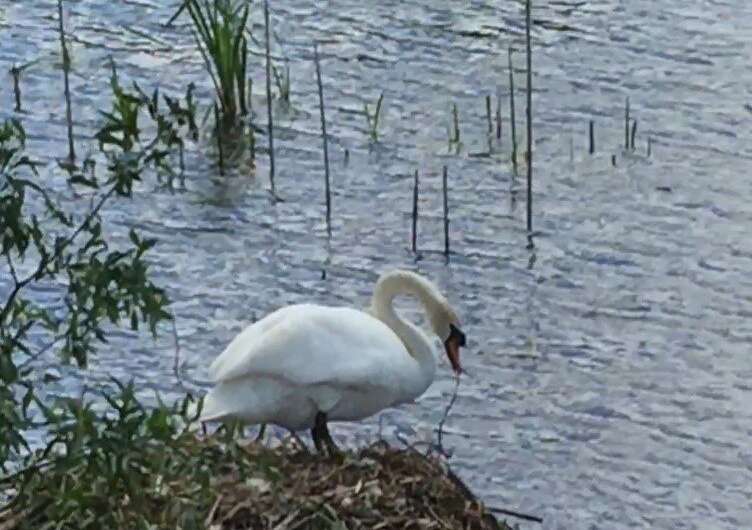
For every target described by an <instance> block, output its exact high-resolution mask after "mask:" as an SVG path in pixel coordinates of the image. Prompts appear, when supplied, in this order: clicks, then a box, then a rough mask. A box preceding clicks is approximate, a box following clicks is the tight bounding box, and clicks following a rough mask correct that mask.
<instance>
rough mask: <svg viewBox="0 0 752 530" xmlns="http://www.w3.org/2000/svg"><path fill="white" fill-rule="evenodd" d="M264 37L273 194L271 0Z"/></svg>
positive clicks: (267, 9)
mask: <svg viewBox="0 0 752 530" xmlns="http://www.w3.org/2000/svg"><path fill="white" fill-rule="evenodd" d="M264 38H265V40H266V110H267V118H268V122H269V123H268V126H269V185H270V187H271V192H272V196H273V197H276V196H277V193H276V191H275V188H274V121H273V117H272V114H273V113H272V57H271V55H272V54H271V48H270V43H269V0H264Z"/></svg>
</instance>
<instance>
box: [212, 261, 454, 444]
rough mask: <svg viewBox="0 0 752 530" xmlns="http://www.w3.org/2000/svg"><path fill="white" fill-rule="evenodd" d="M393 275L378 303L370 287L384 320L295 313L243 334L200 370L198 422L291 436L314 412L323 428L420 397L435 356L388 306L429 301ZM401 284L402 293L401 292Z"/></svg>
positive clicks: (334, 312) (330, 311)
mask: <svg viewBox="0 0 752 530" xmlns="http://www.w3.org/2000/svg"><path fill="white" fill-rule="evenodd" d="M392 274H393V276H392V278H393V279H394V282H393V284H394V285H392V286H391V287H392V288H391V290H389V289H387V290H386V292H383V291H384V290H383V289H382V292H381V296H382V298H381V299H379V298H378V297H379V292H380V291H379V287H378V286H377V289H376V291H375V293H374V307H376V308H378V307H382V308H385V307H388V308H389V309H388V310H383V311H384V312H385V314H383V315H382V314H372V313H371V312H366V311H360V310H357V309H352V308H346V307H326V306H320V305H313V304H298V305H292V306H287V307H283V308H281V309H278V310H277V311H275V312H273V313H271V314H269V315H268V316H266V317H265V318H263V319H262V320H260V321H258V322H256V323H254V324H251V325H250V326H248V327H247V328H246V329H244V330H243V331H242V332H241V333H240V334H238V336H237V337H235V339H233V340H232V342H231V343H230V344H229V345H228V346H227V348H226V349H225V350H224V351H223V352H222V353H221V354H220V355H219V356H218V357H217V359H215V361H214V362H213V363H212V365H211V366H210V368H209V375H210V377H211V378H212V380H213V381H214V383H215V387H214V388H213V389H212V390H211V391H210V392H209V393H208V394H207V396H206V398H205V400H204V408H203V410H202V415H201V419H202V420H203V421H206V420H221V419H227V418H236V419H240V420H244V421H246V422H248V423H274V424H278V425H282V426H284V427H287V428H289V429H292V430H299V429H302V428H307V427H311V426H313V424H314V418H315V416H316V414H317V412H319V411H320V412H325V413H326V414H327V416H328V419H329V420H334V421H337V420H357V419H361V418H364V417H367V416H370V415H372V414H375V413H376V412H378V411H379V410H381V409H384V408H386V407H389V406H393V405H396V404H399V403H403V402H407V401H412V400H414V399H415V398H416V397H418V396H420V395H421V394H422V393H423V392H424V391H425V390H426V388H428V386H429V385H430V383H431V381H432V380H433V376H434V372H435V366H436V359H435V352H434V349H433V346H432V344H431V342H430V340H429V339H428V337H427V336H426V335H425V334H424V333H423V332H422V331H420V330H419V329H418V328H417V327H415V326H413V325H411V324H409V323H406V322H404V321H402V320H399V317H396V314H395V313H393V311H392V310H391V298H392V297H393V296H395V295H396V294H398V293H399V292H406V293H408V294H416V295H422V296H423V298H424V299H422V302H423V303H424V305H426V306H428V305H431V304H432V302H431V301H430V300H431V298H433V297H434V295H433V294H432V293H430V292H428V294H426V293H424V292H423V291H426V289H425V288H423V287H421V285H422V284H423V283H425V282H426V280H424V279H423V278H420V277H419V276H417V275H413V274H412V273H405V272H404V271H400V272H399V273H398V275H397V274H396V273H392ZM405 274H407V275H408V277H407V279H406V278H405V276H404V275H405ZM413 277H414V278H413ZM383 278H384V277H382V279H383ZM418 279H419V280H420V282H422V283H420V282H419V281H418ZM379 283H380V284H381V283H382V282H379ZM403 284H404V285H405V286H407V288H405V289H402V290H401V291H400V289H399V287H400V286H401V285H403ZM429 285H431V286H432V284H429ZM415 286H417V287H415ZM410 288H414V289H417V290H420V293H418V292H413V291H411V290H410ZM434 290H435V289H434ZM426 292H427V291H426ZM384 297H386V299H384ZM419 297H420V296H419ZM427 300H428V301H427ZM376 302H378V304H377V303H376ZM435 305H436V307H430V308H429V307H427V310H429V309H430V310H431V311H433V314H439V315H440V314H442V311H444V310H442V309H441V306H442V305H446V301H445V300H444V299H443V297H441V298H440V299H438V298H437V300H436V304H435ZM437 308H438V309H437ZM371 311H372V312H373V311H374V309H372V310H371ZM445 312H447V315H449V316H448V318H449V317H451V318H454V317H453V315H454V313H453V312H451V310H449V309H448V308H447V309H446V311H445ZM376 313H378V311H376ZM395 319H397V320H398V322H397V320H395ZM439 320H440V318H439ZM395 322H396V323H395ZM447 325H448V324H447ZM442 326H443V324H442Z"/></svg>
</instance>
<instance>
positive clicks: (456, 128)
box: [452, 103, 460, 143]
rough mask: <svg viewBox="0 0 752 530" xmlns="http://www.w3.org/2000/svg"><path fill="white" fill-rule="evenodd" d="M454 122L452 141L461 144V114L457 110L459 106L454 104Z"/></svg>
mask: <svg viewBox="0 0 752 530" xmlns="http://www.w3.org/2000/svg"><path fill="white" fill-rule="evenodd" d="M452 120H453V122H454V138H453V139H452V141H453V142H454V143H459V141H460V113H459V111H458V110H457V104H456V103H452Z"/></svg>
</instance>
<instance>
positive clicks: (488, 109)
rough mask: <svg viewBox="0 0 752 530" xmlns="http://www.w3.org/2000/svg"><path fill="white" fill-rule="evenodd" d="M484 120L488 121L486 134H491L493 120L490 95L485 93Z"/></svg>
mask: <svg viewBox="0 0 752 530" xmlns="http://www.w3.org/2000/svg"><path fill="white" fill-rule="evenodd" d="M486 121H487V122H488V136H489V138H490V137H491V135H492V134H493V120H492V119H491V96H490V95H486Z"/></svg>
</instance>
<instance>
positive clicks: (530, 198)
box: [525, 0, 533, 247]
mask: <svg viewBox="0 0 752 530" xmlns="http://www.w3.org/2000/svg"><path fill="white" fill-rule="evenodd" d="M531 11H532V0H527V2H526V3H525V49H526V52H527V234H528V246H529V247H532V246H533V49H532V45H531V42H530V26H531V25H532V21H531Z"/></svg>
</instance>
